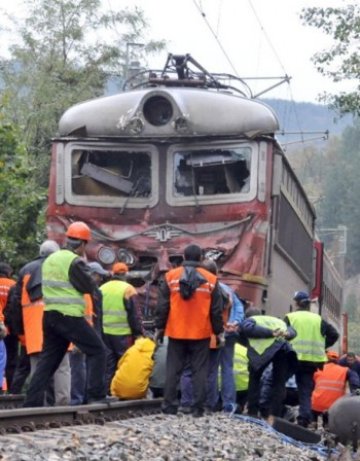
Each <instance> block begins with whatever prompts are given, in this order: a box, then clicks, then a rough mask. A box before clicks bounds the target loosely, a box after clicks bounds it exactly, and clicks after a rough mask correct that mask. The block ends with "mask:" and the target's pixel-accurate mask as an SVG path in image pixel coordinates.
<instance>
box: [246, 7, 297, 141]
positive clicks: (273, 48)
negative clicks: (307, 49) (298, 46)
mask: <svg viewBox="0 0 360 461" xmlns="http://www.w3.org/2000/svg"><path fill="white" fill-rule="evenodd" d="M248 3H249V6H250V8H251V10H252V12H253V14H254V16H255V19H256V21H257V23H258V24H259V27H260V29H261V31H262V33H263V34H264V36H265V38H266V40H267V42H268V45H269V46H270V48H271V50H272V52H273V53H274V56H275V58H276V59H277V61H278V63H279V65H280V67H281V69H282V71H283V72H284V74H285V75H287V72H286V70H285V66H284V64H283V62H282V61H281V59H280V56H279V54H278V52H277V51H276V48H275V46H274V45H273V43H272V41H271V40H270V37H269V35H268V33H267V32H266V30H265V27H264V26H263V24H262V22H261V20H260V17H259V15H258V14H257V11H256V9H255V7H254V5H253V3H252V0H248ZM287 83H288V85H289V92H290V99H291V103H292V106H293V110H294V115H295V119H296V123H297V124H298V126H299V131H300V132H301V133H302V132H303V130H302V126H301V123H300V118H299V114H298V112H297V110H296V104H295V101H294V96H293V93H292V89H291V85H290V79H289V80H288V81H287ZM301 142H305V139H304V136H303V135H302V134H301Z"/></svg>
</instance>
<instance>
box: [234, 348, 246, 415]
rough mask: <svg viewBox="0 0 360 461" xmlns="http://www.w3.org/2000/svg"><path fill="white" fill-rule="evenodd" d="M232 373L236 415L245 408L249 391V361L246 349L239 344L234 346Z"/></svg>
mask: <svg viewBox="0 0 360 461" xmlns="http://www.w3.org/2000/svg"><path fill="white" fill-rule="evenodd" d="M233 372H234V380H235V390H236V404H237V409H236V413H242V412H243V411H244V408H245V404H246V401H247V395H248V389H249V359H248V356H247V348H246V347H244V346H243V345H242V344H239V343H236V344H235V349H234V368H233Z"/></svg>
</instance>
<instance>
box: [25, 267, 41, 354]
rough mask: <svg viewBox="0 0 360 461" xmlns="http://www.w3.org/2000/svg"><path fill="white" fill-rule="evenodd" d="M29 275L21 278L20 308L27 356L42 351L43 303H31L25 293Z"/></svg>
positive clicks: (27, 294)
mask: <svg viewBox="0 0 360 461" xmlns="http://www.w3.org/2000/svg"><path fill="white" fill-rule="evenodd" d="M30 277H31V274H25V275H24V277H23V283H22V289H21V307H22V315H23V322H24V335H25V347H26V352H27V354H35V353H37V352H41V351H42V347H43V326H42V322H43V315H44V301H43V299H42V298H39V299H37V300H36V301H31V300H30V297H29V293H28V291H27V285H28V283H29V280H30Z"/></svg>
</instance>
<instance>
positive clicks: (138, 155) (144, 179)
mask: <svg viewBox="0 0 360 461" xmlns="http://www.w3.org/2000/svg"><path fill="white" fill-rule="evenodd" d="M71 171H72V191H73V193H74V194H77V195H96V196H102V195H104V196H125V197H126V196H134V197H149V196H150V195H151V155H150V153H149V152H144V151H139V152H134V151H131V152H128V151H115V150H105V149H104V150H100V149H96V150H95V149H94V150H86V151H85V150H81V151H80V150H78V151H73V152H72V157H71Z"/></svg>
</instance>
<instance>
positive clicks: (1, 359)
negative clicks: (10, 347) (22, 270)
mask: <svg viewBox="0 0 360 461" xmlns="http://www.w3.org/2000/svg"><path fill="white" fill-rule="evenodd" d="M11 275H12V268H11V266H10V265H9V264H7V263H5V262H0V391H1V393H2V392H3V386H4V385H6V384H5V381H4V380H5V368H6V363H7V348H6V343H5V342H4V339H5V337H6V335H7V333H8V332H7V328H6V326H5V323H4V309H5V306H6V303H7V300H8V296H9V291H10V288H11V287H12V286H14V285H15V280H13V279H12V278H11ZM14 369H15V365H14Z"/></svg>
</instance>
